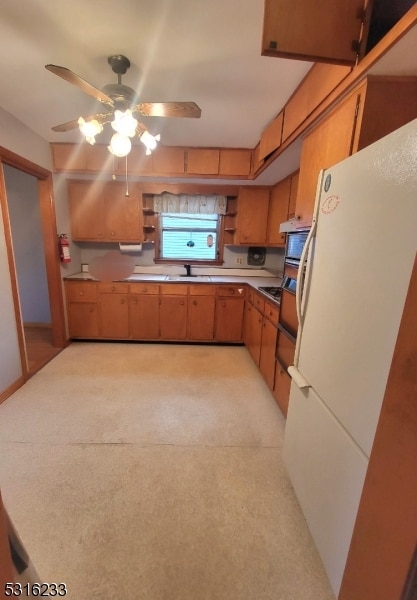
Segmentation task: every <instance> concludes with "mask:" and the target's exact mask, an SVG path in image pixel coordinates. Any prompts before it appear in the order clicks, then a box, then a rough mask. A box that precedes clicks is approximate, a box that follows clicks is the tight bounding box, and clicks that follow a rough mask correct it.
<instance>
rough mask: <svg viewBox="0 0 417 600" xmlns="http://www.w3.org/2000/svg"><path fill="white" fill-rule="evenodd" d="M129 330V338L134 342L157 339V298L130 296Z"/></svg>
mask: <svg viewBox="0 0 417 600" xmlns="http://www.w3.org/2000/svg"><path fill="white" fill-rule="evenodd" d="M129 328H130V337H131V338H132V339H134V340H156V339H158V338H159V296H157V295H146V294H143V295H142V294H131V295H130V298H129Z"/></svg>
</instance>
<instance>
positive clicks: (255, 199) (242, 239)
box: [237, 188, 269, 245]
mask: <svg viewBox="0 0 417 600" xmlns="http://www.w3.org/2000/svg"><path fill="white" fill-rule="evenodd" d="M268 209H269V189H265V188H240V190H239V198H238V209H237V210H238V213H237V230H238V242H239V243H240V244H258V245H265V243H266V230H267V223H268Z"/></svg>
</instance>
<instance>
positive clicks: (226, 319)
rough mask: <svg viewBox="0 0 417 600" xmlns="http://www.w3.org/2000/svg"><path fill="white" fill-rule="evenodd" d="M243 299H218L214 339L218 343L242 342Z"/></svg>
mask: <svg viewBox="0 0 417 600" xmlns="http://www.w3.org/2000/svg"><path fill="white" fill-rule="evenodd" d="M244 306H245V302H244V299H243V298H218V299H217V300H216V324H215V334H214V337H215V339H216V341H218V342H240V341H242V329H243V311H244Z"/></svg>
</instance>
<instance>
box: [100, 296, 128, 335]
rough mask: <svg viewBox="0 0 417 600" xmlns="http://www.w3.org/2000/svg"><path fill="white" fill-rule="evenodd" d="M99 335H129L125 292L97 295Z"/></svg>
mask: <svg viewBox="0 0 417 600" xmlns="http://www.w3.org/2000/svg"><path fill="white" fill-rule="evenodd" d="M99 324H100V336H101V337H103V338H114V339H127V338H128V337H129V305H128V295H127V294H100V295H99Z"/></svg>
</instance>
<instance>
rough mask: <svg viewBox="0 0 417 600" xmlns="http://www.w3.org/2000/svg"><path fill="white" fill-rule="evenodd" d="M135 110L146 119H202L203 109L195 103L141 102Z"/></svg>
mask: <svg viewBox="0 0 417 600" xmlns="http://www.w3.org/2000/svg"><path fill="white" fill-rule="evenodd" d="M135 110H136V111H137V112H140V113H141V114H142V115H144V116H145V117H183V118H188V119H199V118H200V117H201V108H200V107H199V106H197V104H196V103H195V102H141V103H140V104H137V105H136V107H135Z"/></svg>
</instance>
